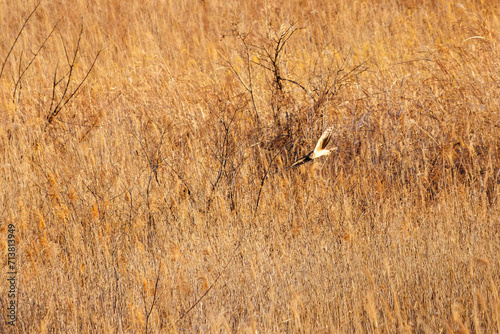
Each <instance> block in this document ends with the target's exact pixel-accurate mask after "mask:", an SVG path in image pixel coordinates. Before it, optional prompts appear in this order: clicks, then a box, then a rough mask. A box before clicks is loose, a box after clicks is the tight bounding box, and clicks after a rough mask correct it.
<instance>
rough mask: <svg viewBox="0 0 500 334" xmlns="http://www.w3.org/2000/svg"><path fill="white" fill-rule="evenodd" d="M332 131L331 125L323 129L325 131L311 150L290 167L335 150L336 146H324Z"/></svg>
mask: <svg viewBox="0 0 500 334" xmlns="http://www.w3.org/2000/svg"><path fill="white" fill-rule="evenodd" d="M332 133H333V126H332V127H329V128H328V129H326V130H325V132H323V134H322V135H321V137H320V138H319V140H318V143H317V144H316V147H315V148H314V150H312V151H311V152H310V153H309V154H306V155H305V156H303V157H302V158H300V159H299V160H297V162H295V163H294V164H293V165H291V166H290V167H297V166H300V165H302V164H305V163H306V162H309V161H311V160H314V159H316V158H319V157H321V156H324V155H329V154H331V153H332V152H333V151H335V150H336V149H337V148H336V147H334V148H330V149H326V146H327V145H328V143H329V142H330V139H331V138H332Z"/></svg>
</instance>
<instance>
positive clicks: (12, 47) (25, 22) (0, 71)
mask: <svg viewBox="0 0 500 334" xmlns="http://www.w3.org/2000/svg"><path fill="white" fill-rule="evenodd" d="M41 3H42V1H41V0H40V2H38V3H37V5H36V6H35V8H34V9H33V10H32V11H31V13H30V15H28V17H27V18H26V20H24V23H23V26H22V27H21V29H20V30H19V33H18V34H17V36H16V39H15V40H14V43H12V46H11V47H10V50H9V52H8V53H7V57H5V60H4V62H3V64H2V69H0V78H1V77H2V74H3V70H4V68H5V64H7V60H8V59H9V56H10V54H11V53H12V50H13V49H14V46H15V45H16V43H17V40H18V39H19V36H21V33H22V32H23V30H24V28H25V27H26V24H28V21H29V20H30V18H31V16H32V15H33V14H34V13H35V12H36V10H37V9H38V6H40V4H41Z"/></svg>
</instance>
